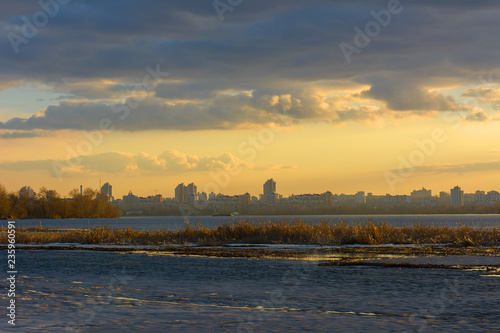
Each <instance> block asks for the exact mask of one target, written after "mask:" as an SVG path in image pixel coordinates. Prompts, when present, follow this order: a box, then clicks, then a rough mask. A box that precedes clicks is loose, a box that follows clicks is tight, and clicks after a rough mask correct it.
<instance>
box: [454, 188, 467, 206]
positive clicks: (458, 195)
mask: <svg viewBox="0 0 500 333" xmlns="http://www.w3.org/2000/svg"><path fill="white" fill-rule="evenodd" d="M450 197H451V200H450V203H451V205H452V206H455V207H460V206H463V205H464V204H465V202H464V191H462V189H461V188H460V187H458V186H455V187H454V188H452V189H451V190H450Z"/></svg>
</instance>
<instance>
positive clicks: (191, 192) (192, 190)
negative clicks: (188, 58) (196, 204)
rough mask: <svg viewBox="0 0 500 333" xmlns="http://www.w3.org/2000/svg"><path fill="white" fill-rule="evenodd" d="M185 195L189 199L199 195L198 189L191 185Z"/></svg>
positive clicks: (187, 187)
mask: <svg viewBox="0 0 500 333" xmlns="http://www.w3.org/2000/svg"><path fill="white" fill-rule="evenodd" d="M185 193H186V198H188V197H189V196H191V195H197V194H198V187H196V185H195V184H194V183H191V184H189V185H188V186H186V189H185Z"/></svg>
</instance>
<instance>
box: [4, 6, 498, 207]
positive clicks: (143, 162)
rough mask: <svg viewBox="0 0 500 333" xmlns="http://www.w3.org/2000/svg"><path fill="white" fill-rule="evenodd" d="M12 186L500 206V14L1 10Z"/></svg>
mask: <svg viewBox="0 0 500 333" xmlns="http://www.w3.org/2000/svg"><path fill="white" fill-rule="evenodd" d="M0 9H1V10H0V35H1V39H0V184H3V185H4V186H5V187H6V188H7V189H8V190H9V191H18V190H19V189H20V188H21V187H22V186H26V185H30V186H31V187H32V188H34V189H35V190H38V189H39V188H40V187H42V186H46V187H48V188H51V189H56V190H57V191H58V192H59V193H60V194H61V195H63V196H65V195H67V194H68V192H69V191H70V190H71V189H73V188H78V187H79V186H80V185H83V186H84V187H91V188H96V189H97V188H98V187H99V184H100V183H104V182H109V183H111V185H112V186H113V195H114V196H115V197H117V198H119V197H121V196H122V195H126V194H127V193H128V192H129V191H132V192H133V193H134V194H136V195H141V196H148V195H154V194H156V193H160V194H162V195H163V196H166V197H172V196H173V195H174V188H175V186H176V185H177V184H179V183H185V184H187V183H191V182H194V183H195V184H196V185H197V186H198V191H199V192H201V191H205V192H207V193H209V192H212V191H213V192H216V193H224V194H228V195H236V194H242V193H245V192H249V193H250V194H251V195H258V194H259V193H262V185H263V183H264V182H265V181H266V180H267V179H269V178H273V179H274V180H275V181H276V182H277V191H278V192H279V193H280V194H283V195H285V196H287V195H291V194H299V193H323V192H325V191H331V192H333V193H337V194H340V193H346V194H354V193H356V192H357V191H365V192H372V193H373V194H378V195H384V194H386V193H389V194H410V192H411V191H412V190H415V189H420V188H422V187H425V188H427V189H431V190H432V191H433V194H434V195H437V194H438V193H439V192H440V191H446V192H449V190H450V189H451V188H452V187H454V186H456V185H459V186H461V187H462V189H464V190H465V192H474V191H476V190H485V191H490V190H500V177H498V172H499V170H500V131H499V119H500V113H499V108H500V87H499V80H500V70H499V69H500V63H499V62H498V55H499V54H500V39H499V38H498V36H499V35H500V21H499V20H498V17H499V16H500V4H499V3H498V2H496V1H484V0H476V1H451V0H448V1H446V0H444V1H425V0H419V1H411V0H402V1H396V0H390V1H373V0H365V1H352V0H349V1H328V0H308V1H296V0H275V1H273V0H215V1H212V0H190V1H183V0H177V1H173V0H156V1H155V0H150V1H132V0H109V1H80V0H71V1H68V0H41V1H39V2H37V1H30V2H28V1H4V2H2V4H1V5H0Z"/></svg>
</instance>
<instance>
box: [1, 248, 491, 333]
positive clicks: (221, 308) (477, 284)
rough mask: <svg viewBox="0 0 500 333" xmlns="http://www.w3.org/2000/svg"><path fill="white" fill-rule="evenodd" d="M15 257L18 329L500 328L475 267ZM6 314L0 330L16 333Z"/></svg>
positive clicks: (485, 279) (149, 256) (64, 254)
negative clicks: (334, 265) (403, 267)
mask: <svg viewBox="0 0 500 333" xmlns="http://www.w3.org/2000/svg"><path fill="white" fill-rule="evenodd" d="M17 256H18V257H17V266H18V270H19V274H18V281H17V291H18V292H17V298H16V304H17V314H18V317H17V326H16V327H15V329H16V330H17V331H22V332H30V331H34V332H64V331H77V332H94V331H102V332H132V331H136V332H146V331H148V332H304V331H310V332H433V331H440V332H459V331H460V332H495V331H499V330H500V323H499V318H500V297H499V296H500V295H499V290H500V288H499V287H500V279H499V278H498V276H497V277H489V276H486V275H485V274H484V273H480V272H477V271H464V270H448V269H395V268H375V267H361V266H359V267H332V266H330V267H323V266H316V262H311V261H292V260H247V259H235V258H207V257H186V256H168V255H154V254H153V253H118V252H99V251H83V250H82V251H59V250H52V251H48V250H20V251H19V252H18V253H17ZM3 262H4V260H2V265H4V266H5V264H4V263H3ZM2 271H6V267H2ZM1 300H2V305H1V307H0V308H2V309H5V307H4V306H5V305H6V297H5V295H4V293H2V298H1ZM4 311H5V310H4ZM2 317H4V318H3V320H2V323H0V331H11V330H12V331H14V329H11V328H9V327H7V322H6V321H7V320H6V318H5V315H2Z"/></svg>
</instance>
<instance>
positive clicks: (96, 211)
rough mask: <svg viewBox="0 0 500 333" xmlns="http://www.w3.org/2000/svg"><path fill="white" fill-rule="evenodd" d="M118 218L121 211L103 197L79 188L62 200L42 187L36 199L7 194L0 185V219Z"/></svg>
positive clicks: (88, 189) (54, 192)
mask: <svg viewBox="0 0 500 333" xmlns="http://www.w3.org/2000/svg"><path fill="white" fill-rule="evenodd" d="M119 216H121V210H120V209H119V208H117V207H114V206H113V205H111V204H110V203H109V202H108V198H107V197H106V196H103V195H101V194H100V193H99V192H98V191H96V190H93V189H91V188H86V189H85V190H84V191H83V193H82V194H80V191H79V190H78V189H73V190H71V192H70V193H69V198H62V197H61V195H60V194H59V193H57V191H56V190H49V189H47V188H46V187H42V188H41V189H40V190H39V191H38V194H37V195H36V196H35V197H30V196H28V195H19V194H18V193H8V192H7V190H6V189H5V187H4V186H3V185H1V184H0V219H26V218H28V219H33V218H41V219H67V218H112V217H119Z"/></svg>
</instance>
